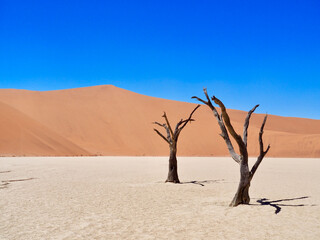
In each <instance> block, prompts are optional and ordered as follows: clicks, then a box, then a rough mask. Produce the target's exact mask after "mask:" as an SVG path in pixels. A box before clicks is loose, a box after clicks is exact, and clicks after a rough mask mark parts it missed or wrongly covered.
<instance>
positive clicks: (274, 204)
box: [257, 196, 314, 214]
mask: <svg viewBox="0 0 320 240" xmlns="http://www.w3.org/2000/svg"><path fill="white" fill-rule="evenodd" d="M306 198H309V197H308V196H305V197H297V198H287V199H279V200H274V201H270V200H269V199H267V198H261V199H259V200H257V202H258V203H260V204H261V205H262V206H266V205H268V206H271V207H274V208H275V212H274V213H275V214H278V213H279V212H280V211H281V207H280V206H283V207H303V206H307V205H305V204H279V203H280V202H287V201H294V200H300V199H306ZM311 206H314V205H311Z"/></svg>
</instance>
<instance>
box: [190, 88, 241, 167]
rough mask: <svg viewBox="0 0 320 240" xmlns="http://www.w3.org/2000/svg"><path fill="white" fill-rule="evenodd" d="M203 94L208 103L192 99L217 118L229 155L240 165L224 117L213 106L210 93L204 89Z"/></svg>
mask: <svg viewBox="0 0 320 240" xmlns="http://www.w3.org/2000/svg"><path fill="white" fill-rule="evenodd" d="M203 92H204V94H205V96H206V98H207V101H205V100H203V99H201V98H198V97H196V96H193V97H192V98H195V99H197V100H198V101H200V102H202V103H204V104H206V105H207V106H208V107H209V108H210V109H211V110H212V112H213V115H214V116H215V117H216V119H217V121H218V124H219V127H220V129H221V134H220V136H221V137H222V138H223V139H224V141H225V142H226V145H227V148H228V150H229V153H230V155H231V157H232V159H233V160H234V161H236V162H237V163H240V156H239V155H238V154H237V153H236V152H235V151H234V148H233V145H232V143H231V140H230V138H229V134H228V131H227V129H226V127H225V125H224V123H223V119H222V115H221V116H220V115H219V113H218V111H217V109H216V108H215V107H214V106H213V104H212V102H211V100H210V98H209V96H208V93H207V89H206V88H204V89H203Z"/></svg>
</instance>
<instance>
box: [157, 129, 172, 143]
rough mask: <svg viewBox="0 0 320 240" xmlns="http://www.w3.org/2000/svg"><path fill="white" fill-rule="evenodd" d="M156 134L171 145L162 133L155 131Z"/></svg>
mask: <svg viewBox="0 0 320 240" xmlns="http://www.w3.org/2000/svg"><path fill="white" fill-rule="evenodd" d="M153 130H154V131H155V132H156V133H158V135H159V136H160V137H162V138H163V139H164V140H165V141H166V142H167V143H168V144H169V145H170V144H171V143H170V142H169V141H168V140H167V138H166V137H165V136H163V135H162V133H160V132H159V131H158V130H157V129H155V128H154V129H153Z"/></svg>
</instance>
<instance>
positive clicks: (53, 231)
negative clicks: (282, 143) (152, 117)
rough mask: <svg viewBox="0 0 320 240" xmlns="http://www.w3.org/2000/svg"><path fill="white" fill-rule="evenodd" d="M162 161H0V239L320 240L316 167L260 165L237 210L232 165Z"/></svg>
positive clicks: (273, 161) (319, 165)
mask: <svg viewBox="0 0 320 240" xmlns="http://www.w3.org/2000/svg"><path fill="white" fill-rule="evenodd" d="M167 161H168V158H167V157H69V158H67V157H48V158H46V157H37V158H36V157H34V158H33V157H24V158H18V157H17V158H0V184H1V185H0V239H1V240H6V239H8V240H9V239H10V240H14V239H21V240H28V239H32V240H37V239H55V240H59V239H184V240H185V239H273V240H275V239H281V240H282V239H299V240H300V239H320V187H319V185H320V159H283V158H282V159H280V158H266V159H264V161H263V162H262V164H261V165H260V167H259V169H258V171H257V172H256V175H255V176H254V179H253V182H252V184H251V188H250V195H251V204H250V205H242V206H238V207H236V208H231V207H228V204H229V202H230V201H231V200H232V197H233V195H234V193H235V191H236V188H237V185H238V180H239V167H238V165H237V164H236V163H235V162H233V160H232V159H231V158H212V157H210V158H209V157H208V158H205V157H201V158H199V157H190V158H189V157H179V158H178V164H179V177H180V181H182V184H171V183H164V181H165V179H166V174H167V167H168V163H167ZM259 202H262V203H263V204H261V203H259ZM275 212H278V213H277V214H276V213H275Z"/></svg>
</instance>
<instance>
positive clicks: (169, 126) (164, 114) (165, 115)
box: [162, 112, 173, 138]
mask: <svg viewBox="0 0 320 240" xmlns="http://www.w3.org/2000/svg"><path fill="white" fill-rule="evenodd" d="M162 117H164V119H165V120H166V123H167V126H168V128H169V131H170V133H171V136H172V138H173V131H172V128H171V125H170V123H169V120H168V118H167V114H166V112H164V113H163V115H162Z"/></svg>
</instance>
